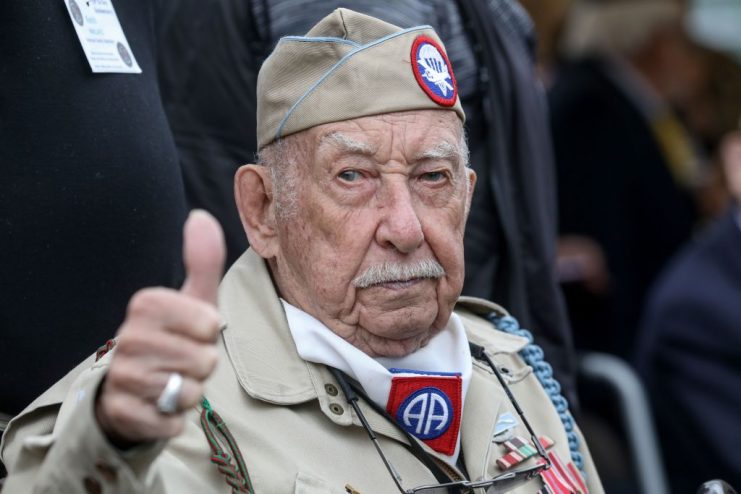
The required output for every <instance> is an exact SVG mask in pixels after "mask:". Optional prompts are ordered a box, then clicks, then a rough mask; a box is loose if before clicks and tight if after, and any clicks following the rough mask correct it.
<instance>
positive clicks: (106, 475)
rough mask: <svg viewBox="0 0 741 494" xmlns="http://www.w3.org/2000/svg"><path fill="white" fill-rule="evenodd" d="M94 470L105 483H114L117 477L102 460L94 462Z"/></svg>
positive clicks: (111, 468) (110, 467)
mask: <svg viewBox="0 0 741 494" xmlns="http://www.w3.org/2000/svg"><path fill="white" fill-rule="evenodd" d="M95 469H96V470H97V471H98V473H99V474H100V475H101V477H103V479H104V480H105V481H106V482H115V481H116V478H117V477H118V475H117V473H116V469H115V468H113V467H112V466H111V465H109V464H108V463H106V462H104V461H103V460H97V461H96V462H95Z"/></svg>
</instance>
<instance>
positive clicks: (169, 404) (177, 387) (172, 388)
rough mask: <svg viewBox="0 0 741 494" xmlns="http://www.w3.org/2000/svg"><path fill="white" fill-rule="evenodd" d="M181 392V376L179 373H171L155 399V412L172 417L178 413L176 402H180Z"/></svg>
mask: <svg viewBox="0 0 741 494" xmlns="http://www.w3.org/2000/svg"><path fill="white" fill-rule="evenodd" d="M182 390H183V376H181V375H180V373H179V372H173V373H172V374H170V377H169V378H167V384H166V385H165V389H163V390H162V393H161V394H160V396H159V398H157V410H159V411H160V413H164V414H165V415H172V414H173V413H175V412H177V411H178V401H180V392H181V391H182Z"/></svg>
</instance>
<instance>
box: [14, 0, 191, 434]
mask: <svg viewBox="0 0 741 494" xmlns="http://www.w3.org/2000/svg"><path fill="white" fill-rule="evenodd" d="M79 3H81V2H79ZM79 3H77V2H74V1H73V0H66V1H56V2H16V1H10V2H0V27H1V29H0V88H2V91H1V93H0V162H1V163H2V170H3V179H2V181H0V245H2V255H1V256H0V280H2V281H0V286H1V287H2V288H1V289H0V293H1V295H2V296H0V333H1V334H2V344H0V383H2V384H0V386H1V390H0V412H2V413H1V414H0V416H2V417H4V418H5V419H7V418H9V417H10V416H12V415H14V414H15V413H17V412H19V411H20V410H21V409H23V408H24V407H25V406H26V405H27V404H28V403H30V402H31V400H32V399H34V398H35V397H36V396H37V395H39V394H40V393H41V392H42V391H44V390H45V389H46V388H47V387H48V386H49V385H51V384H52V383H54V382H56V381H57V380H59V379H60V378H61V377H62V376H64V375H65V374H66V373H67V372H68V371H69V370H70V369H71V368H72V367H74V366H75V365H77V363H78V362H79V361H80V360H82V359H83V358H84V357H85V356H87V355H90V354H91V353H93V352H94V351H95V349H96V348H98V347H99V346H100V345H101V344H102V343H104V342H105V341H106V340H107V339H108V338H111V337H113V335H114V334H115V332H116V329H117V328H118V326H119V325H120V323H121V321H122V320H123V316H124V313H125V311H126V306H127V302H128V300H129V298H130V297H131V295H132V294H133V293H134V291H136V290H137V289H139V288H141V287H142V286H149V285H164V286H179V283H180V281H181V277H182V266H181V243H182V242H181V230H182V224H183V221H184V220H185V216H186V204H185V194H184V190H183V182H182V180H181V173H180V169H179V167H178V158H177V153H176V150H175V146H174V144H173V140H172V135H171V134H170V130H169V127H168V123H167V118H166V116H165V113H164V111H163V108H162V103H161V100H160V93H159V87H158V81H157V64H156V40H155V37H154V32H153V31H152V26H153V25H154V17H153V14H154V11H153V3H152V1H151V0H128V1H126V2H116V4H115V14H116V16H117V19H118V22H119V23H120V25H121V29H122V31H123V33H124V35H125V37H126V39H127V40H128V43H129V46H130V48H131V52H132V53H133V56H134V58H135V60H136V62H138V64H139V66H140V67H141V70H142V72H141V73H140V74H136V73H92V71H91V67H90V65H89V63H88V60H87V58H86V55H85V53H84V52H83V48H82V46H81V43H80V40H79V39H78V36H77V35H76V31H75V27H74V24H73V22H75V21H73V18H72V17H71V15H70V13H68V8H69V9H77V10H74V12H77V13H79V9H80V8H81V7H80V5H79ZM79 19H80V22H84V20H83V19H82V17H80V18H79ZM1 429H4V420H0V430H1Z"/></svg>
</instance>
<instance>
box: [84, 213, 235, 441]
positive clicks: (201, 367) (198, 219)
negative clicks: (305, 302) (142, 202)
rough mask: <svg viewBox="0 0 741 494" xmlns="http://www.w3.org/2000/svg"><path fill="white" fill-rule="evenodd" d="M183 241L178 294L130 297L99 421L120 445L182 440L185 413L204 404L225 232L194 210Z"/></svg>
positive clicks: (150, 291) (163, 291) (151, 291)
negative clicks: (167, 402)
mask: <svg viewBox="0 0 741 494" xmlns="http://www.w3.org/2000/svg"><path fill="white" fill-rule="evenodd" d="M183 237H184V247H183V249H184V259H185V269H186V274H187V277H186V281H185V284H184V285H183V287H182V288H181V290H180V291H176V290H171V289H167V288H145V289H143V290H140V291H139V292H137V293H136V294H134V296H133V297H132V298H131V300H130V302H129V306H128V310H127V313H126V319H125V320H124V322H123V324H122V325H121V327H120V328H119V330H118V335H117V337H118V343H117V344H116V351H115V353H114V355H113V357H112V359H111V364H110V367H109V369H108V374H107V376H106V379H105V382H104V383H103V387H102V390H101V392H100V394H99V396H98V400H97V402H96V410H95V414H96V418H97V420H98V423H99V424H100V426H101V428H102V429H103V431H104V432H105V433H106V435H107V436H108V438H109V439H110V440H111V441H112V442H113V443H114V444H116V445H119V446H126V445H132V444H136V443H140V442H145V441H151V440H156V439H165V438H169V437H173V436H177V435H178V434H180V432H181V431H182V430H183V427H184V423H185V419H184V416H183V415H184V414H183V411H184V410H187V409H188V408H190V407H192V406H194V405H196V404H197V403H198V402H199V401H200V399H201V395H202V394H203V383H204V381H205V380H206V379H207V378H208V377H209V376H210V375H211V373H212V372H213V370H214V368H215V367H216V362H217V350H216V344H215V343H216V339H217V337H218V334H219V324H220V318H219V313H218V311H217V310H216V300H217V290H218V286H219V282H220V281H221V274H222V270H223V265H224V257H225V248H224V237H223V233H222V231H221V227H220V226H219V224H218V222H217V221H216V220H215V219H214V218H213V217H212V216H211V215H209V214H208V213H205V212H203V211H194V212H192V213H191V215H190V216H189V217H188V220H187V221H186V223H185V227H184V229H183ZM174 373H177V374H180V376H182V381H181V384H180V385H179V386H178V385H177V378H176V377H175V378H171V376H173V374H174ZM173 379H174V381H175V382H173ZM168 381H170V385H169V386H168ZM173 384H175V385H174V386H173ZM166 387H168V388H175V389H174V390H173V391H175V393H168V392H166V394H168V395H169V396H170V397H172V398H174V400H172V401H173V403H172V405H174V406H173V408H174V410H171V411H164V412H163V407H162V404H161V403H160V406H158V399H160V401H161V399H162V398H164V395H163V391H164V390H165V388H166ZM178 388H179V392H177V391H178ZM170 412H172V413H170Z"/></svg>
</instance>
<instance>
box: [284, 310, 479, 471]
mask: <svg viewBox="0 0 741 494" xmlns="http://www.w3.org/2000/svg"><path fill="white" fill-rule="evenodd" d="M281 302H282V303H283V308H284V309H285V311H286V318H287V319H288V327H289V328H290V330H291V335H292V336H293V341H294V342H295V343H296V348H297V350H298V354H299V355H300V356H301V358H302V359H304V360H306V361H309V362H314V363H317V364H324V365H329V366H332V367H335V368H337V369H340V370H341V371H343V372H345V373H346V374H348V375H349V376H351V377H352V378H354V379H355V380H357V381H358V382H359V383H360V385H361V386H363V389H364V390H365V392H366V393H367V394H368V397H369V398H370V399H371V400H373V401H374V402H375V403H376V404H378V405H379V406H380V407H382V408H384V409H385V408H386V403H387V402H388V397H389V392H390V390H391V379H392V377H393V374H392V373H391V372H389V370H388V369H392V368H400V369H414V370H418V371H425V372H435V373H443V372H446V373H449V372H457V373H460V375H461V407H463V404H464V403H465V400H466V392H467V391H468V384H469V383H470V382H471V371H472V360H471V353H470V350H469V346H468V339H467V338H466V332H465V330H464V329H463V323H462V322H461V320H460V318H459V317H458V316H457V315H456V314H451V316H450V320H449V321H448V324H447V325H446V326H445V329H443V330H442V331H440V332H439V333H438V334H436V335H435V336H434V337H433V338H432V339H430V341H429V342H428V344H427V345H426V346H424V347H423V348H420V349H419V350H417V351H416V352H414V353H411V354H409V355H407V356H405V357H399V358H390V357H377V358H372V357H370V356H368V355H367V354H366V353H364V352H362V351H361V350H359V349H358V348H356V347H354V346H353V345H352V344H350V343H348V342H347V341H346V340H344V339H343V338H341V337H340V336H338V335H337V334H335V333H334V332H333V331H332V330H330V329H329V328H328V327H327V326H325V325H324V324H322V323H321V322H320V321H319V320H318V319H316V318H314V317H312V316H310V315H309V314H307V313H306V312H304V311H302V310H301V309H299V308H297V307H294V306H293V305H291V304H289V303H288V302H286V301H285V300H283V299H281ZM462 414H463V409H462V408H461V415H462ZM458 432H459V433H458V442H457V445H456V448H455V453H453V455H451V456H447V455H442V456H443V457H444V458H445V459H446V461H448V462H449V463H450V464H453V465H454V464H455V463H456V461H457V460H458V454H459V452H460V431H458Z"/></svg>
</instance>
